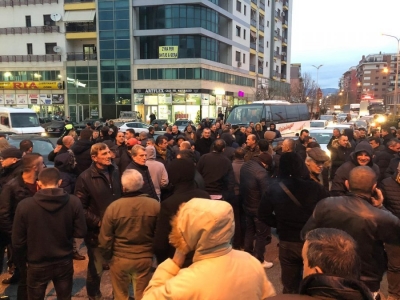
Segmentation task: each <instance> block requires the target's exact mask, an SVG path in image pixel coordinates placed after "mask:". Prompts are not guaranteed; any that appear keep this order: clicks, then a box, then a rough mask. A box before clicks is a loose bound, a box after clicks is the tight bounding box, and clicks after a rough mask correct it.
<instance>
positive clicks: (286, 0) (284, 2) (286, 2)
mask: <svg viewBox="0 0 400 300" xmlns="http://www.w3.org/2000/svg"><path fill="white" fill-rule="evenodd" d="M283 8H289V1H288V0H283Z"/></svg>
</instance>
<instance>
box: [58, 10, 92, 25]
mask: <svg viewBox="0 0 400 300" xmlns="http://www.w3.org/2000/svg"><path fill="white" fill-rule="evenodd" d="M95 15H96V11H95V10H75V11H67V12H66V13H65V15H64V18H63V21H64V22H70V23H81V22H82V23H84V22H93V20H94V16H95Z"/></svg>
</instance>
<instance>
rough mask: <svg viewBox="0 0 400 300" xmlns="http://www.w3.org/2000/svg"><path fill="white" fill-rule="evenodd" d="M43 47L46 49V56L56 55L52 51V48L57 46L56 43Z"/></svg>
mask: <svg viewBox="0 0 400 300" xmlns="http://www.w3.org/2000/svg"><path fill="white" fill-rule="evenodd" d="M44 45H45V47H46V54H57V53H56V52H55V51H54V47H55V46H57V43H46V44H44Z"/></svg>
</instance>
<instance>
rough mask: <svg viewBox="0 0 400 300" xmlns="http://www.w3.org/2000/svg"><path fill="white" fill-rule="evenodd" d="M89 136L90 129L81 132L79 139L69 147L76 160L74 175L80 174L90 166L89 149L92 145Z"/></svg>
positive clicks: (90, 134)
mask: <svg viewBox="0 0 400 300" xmlns="http://www.w3.org/2000/svg"><path fill="white" fill-rule="evenodd" d="M91 136H92V131H91V130H90V129H84V130H82V131H81V134H80V135H79V139H78V140H77V141H76V142H75V143H74V144H73V145H72V147H71V150H72V152H74V155H75V160H76V174H81V173H82V172H83V171H85V170H87V169H88V168H89V167H90V165H91V164H92V158H91V156H90V148H91V147H92V145H93V143H92V141H91V140H90V138H91Z"/></svg>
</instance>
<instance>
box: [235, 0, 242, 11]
mask: <svg viewBox="0 0 400 300" xmlns="http://www.w3.org/2000/svg"><path fill="white" fill-rule="evenodd" d="M236 10H237V11H238V12H241V11H242V2H240V1H239V0H236Z"/></svg>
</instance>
